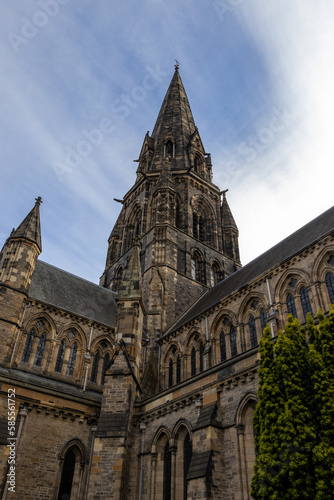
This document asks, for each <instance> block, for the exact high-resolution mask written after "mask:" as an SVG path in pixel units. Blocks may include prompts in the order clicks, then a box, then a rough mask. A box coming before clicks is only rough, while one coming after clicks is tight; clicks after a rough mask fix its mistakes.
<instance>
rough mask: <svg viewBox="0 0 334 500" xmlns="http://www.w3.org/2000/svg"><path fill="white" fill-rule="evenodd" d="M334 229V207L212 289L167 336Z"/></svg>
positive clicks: (171, 328)
mask: <svg viewBox="0 0 334 500" xmlns="http://www.w3.org/2000/svg"><path fill="white" fill-rule="evenodd" d="M333 231H334V207H332V208H330V209H328V210H327V211H326V212H324V213H323V214H321V215H319V217H317V218H316V219H314V220H312V221H311V222H309V223H308V224H306V225H305V226H303V227H302V228H300V229H298V230H297V231H296V232H295V233H293V234H291V235H290V236H288V237H287V238H285V239H284V240H282V241H281V242H280V243H278V244H277V245H275V246H274V247H272V248H270V249H269V250H267V251H266V252H265V253H263V254H262V255H260V256H259V257H257V258H256V259H254V260H253V261H251V262H249V264H247V265H246V266H244V267H242V268H240V269H239V270H238V271H236V272H235V273H233V274H231V275H230V276H229V277H227V278H225V279H224V280H223V281H221V282H219V283H217V285H215V286H214V287H213V288H210V289H209V290H207V291H206V292H204V294H203V295H201V297H200V298H199V299H198V300H197V301H196V302H195V303H194V304H193V305H192V306H191V307H190V308H189V309H188V310H187V311H186V312H185V313H184V314H183V315H182V316H181V317H180V318H179V319H178V320H177V321H176V322H175V323H174V325H172V326H171V327H170V328H169V329H168V330H167V331H166V333H165V335H164V336H166V335H168V334H170V333H171V332H173V331H175V330H178V329H179V328H180V327H181V326H183V325H184V324H186V323H188V322H189V321H192V320H193V319H195V318H196V317H197V316H199V315H200V314H202V313H203V312H205V311H207V310H208V309H210V308H211V307H213V306H215V305H216V304H218V303H219V302H220V301H221V300H222V299H224V298H226V297H228V296H229V295H231V294H232V293H233V292H236V291H238V290H240V289H242V288H244V287H246V286H247V285H248V284H249V283H250V282H252V281H253V280H255V279H256V278H258V277H259V276H261V275H262V274H264V273H267V272H269V271H270V270H271V269H274V268H275V267H277V266H279V265H280V264H282V263H283V262H285V261H287V260H289V259H291V258H292V257H293V256H294V255H297V254H298V253H300V252H301V251H303V250H304V249H306V248H308V247H310V246H311V245H313V244H314V243H316V242H317V241H319V240H321V239H322V238H324V237H325V236H326V235H328V234H330V233H331V232H333Z"/></svg>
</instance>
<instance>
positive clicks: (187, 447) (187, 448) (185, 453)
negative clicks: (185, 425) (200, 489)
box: [183, 433, 193, 500]
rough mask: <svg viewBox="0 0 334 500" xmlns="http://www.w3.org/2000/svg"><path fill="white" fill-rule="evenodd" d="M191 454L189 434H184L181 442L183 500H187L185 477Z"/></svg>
mask: <svg viewBox="0 0 334 500" xmlns="http://www.w3.org/2000/svg"><path fill="white" fill-rule="evenodd" d="M192 454H193V449H192V442H191V439H190V436H189V433H187V434H186V437H185V438H184V442H183V500H187V498H188V482H187V475H188V470H189V466H190V462H191V458H192Z"/></svg>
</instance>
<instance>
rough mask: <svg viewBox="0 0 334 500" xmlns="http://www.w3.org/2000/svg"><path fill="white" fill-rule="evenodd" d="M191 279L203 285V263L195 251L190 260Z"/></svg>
mask: <svg viewBox="0 0 334 500" xmlns="http://www.w3.org/2000/svg"><path fill="white" fill-rule="evenodd" d="M191 277H192V278H193V279H195V280H196V281H199V282H200V283H203V284H204V283H205V275H204V261H203V258H202V255H201V254H200V253H199V252H198V251H195V252H194V253H193V255H192V258H191Z"/></svg>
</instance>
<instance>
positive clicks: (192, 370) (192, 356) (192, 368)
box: [190, 347, 196, 377]
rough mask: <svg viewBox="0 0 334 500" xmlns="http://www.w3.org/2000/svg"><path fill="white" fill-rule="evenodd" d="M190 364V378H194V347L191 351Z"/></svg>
mask: <svg viewBox="0 0 334 500" xmlns="http://www.w3.org/2000/svg"><path fill="white" fill-rule="evenodd" d="M190 362H191V376H192V377H194V376H195V375H196V349H195V347H193V348H192V349H191V355H190Z"/></svg>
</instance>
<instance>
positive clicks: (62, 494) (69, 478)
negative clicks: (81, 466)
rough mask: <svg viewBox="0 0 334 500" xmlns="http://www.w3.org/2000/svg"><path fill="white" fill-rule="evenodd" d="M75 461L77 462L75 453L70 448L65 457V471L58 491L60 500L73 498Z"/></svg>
mask: <svg viewBox="0 0 334 500" xmlns="http://www.w3.org/2000/svg"><path fill="white" fill-rule="evenodd" d="M75 462H76V460H75V454H74V452H73V450H71V449H69V450H68V452H67V453H66V455H65V459H64V465H63V471H62V475H61V481H60V488H59V493H58V500H63V499H66V498H68V499H69V498H71V491H72V483H73V476H74V469H75Z"/></svg>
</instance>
